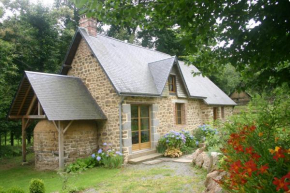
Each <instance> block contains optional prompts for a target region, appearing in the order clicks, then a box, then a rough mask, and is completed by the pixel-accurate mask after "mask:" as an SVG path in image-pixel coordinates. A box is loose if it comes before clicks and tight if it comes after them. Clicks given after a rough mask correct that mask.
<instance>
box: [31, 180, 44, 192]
mask: <svg viewBox="0 0 290 193" xmlns="http://www.w3.org/2000/svg"><path fill="white" fill-rule="evenodd" d="M29 192H30V193H44V192H45V188H44V183H43V181H42V180H41V179H32V180H31V181H30V185H29Z"/></svg>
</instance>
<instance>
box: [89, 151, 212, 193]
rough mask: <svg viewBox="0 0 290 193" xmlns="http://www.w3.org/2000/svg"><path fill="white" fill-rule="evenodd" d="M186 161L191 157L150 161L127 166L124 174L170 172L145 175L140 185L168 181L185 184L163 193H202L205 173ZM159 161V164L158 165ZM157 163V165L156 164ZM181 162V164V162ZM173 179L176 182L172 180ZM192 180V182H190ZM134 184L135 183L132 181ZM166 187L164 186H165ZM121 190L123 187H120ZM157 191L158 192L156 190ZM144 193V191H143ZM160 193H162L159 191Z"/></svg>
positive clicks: (95, 192)
mask: <svg viewBox="0 0 290 193" xmlns="http://www.w3.org/2000/svg"><path fill="white" fill-rule="evenodd" d="M186 159H188V160H189V159H191V157H186V156H183V157H182V158H178V159H172V158H159V159H156V160H153V161H151V162H150V161H148V162H144V163H140V164H134V165H133V164H127V165H125V166H124V168H123V172H125V174H126V171H127V172H130V175H132V176H131V177H133V176H135V173H136V174H137V175H138V174H140V173H146V171H154V170H155V169H156V170H157V171H158V170H160V171H164V170H168V171H167V172H168V173H169V174H170V175H169V176H168V175H167V174H165V173H166V172H161V173H159V172H157V173H156V174H153V175H152V174H151V175H144V176H140V178H139V180H140V185H141V184H142V183H144V181H152V180H153V181H156V182H157V181H160V182H161V184H160V185H161V186H162V182H167V179H168V178H170V179H169V180H171V181H170V183H171V185H172V184H176V183H177V184H178V183H179V182H181V183H183V186H182V187H179V189H178V190H177V191H176V190H173V191H171V190H170V191H161V192H166V193H167V192H170V193H171V192H182V193H183V192H184V193H187V192H188V193H200V192H202V190H203V189H204V185H203V183H204V180H205V175H206V174H205V172H204V171H202V170H201V169H197V168H194V167H193V166H192V164H191V162H190V161H188V162H187V163H184V162H185V161H186ZM158 160H160V161H159V163H158ZM155 161H156V163H155ZM179 161H180V162H179ZM172 178H173V179H174V180H172ZM188 179H191V180H188ZM132 182H134V181H132ZM163 186H164V185H163ZM106 187H107V185H104V186H103V188H106ZM120 189H121V187H120ZM156 191H157V190H156ZM102 192H114V191H101V193H102ZM116 192H124V191H118V190H116ZM127 192H134V193H135V192H139V191H138V190H137V191H136V190H133V191H132V190H131V191H127ZM141 192H143V191H141ZM150 192H155V189H153V190H152V189H151V191H150ZM157 192H160V191H157ZM84 193H100V192H99V191H98V190H95V189H94V188H90V189H87V190H85V191H84Z"/></svg>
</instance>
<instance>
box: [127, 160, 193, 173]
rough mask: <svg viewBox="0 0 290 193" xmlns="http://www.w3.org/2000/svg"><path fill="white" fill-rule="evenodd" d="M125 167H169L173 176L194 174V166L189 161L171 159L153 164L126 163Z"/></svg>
mask: <svg viewBox="0 0 290 193" xmlns="http://www.w3.org/2000/svg"><path fill="white" fill-rule="evenodd" d="M125 168H131V169H134V170H150V169H153V168H158V169H159V168H164V169H171V170H173V172H174V173H172V175H174V176H194V175H195V172H194V168H193V167H192V165H191V164H190V163H178V162H171V161H165V162H161V163H158V164H153V165H147V164H143V163H141V164H136V165H132V164H127V166H126V167H125Z"/></svg>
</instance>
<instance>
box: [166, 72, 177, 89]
mask: <svg viewBox="0 0 290 193" xmlns="http://www.w3.org/2000/svg"><path fill="white" fill-rule="evenodd" d="M168 88H169V93H176V77H175V76H174V75H170V76H169V78H168Z"/></svg>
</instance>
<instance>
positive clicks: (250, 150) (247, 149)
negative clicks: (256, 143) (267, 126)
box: [246, 147, 254, 154]
mask: <svg viewBox="0 0 290 193" xmlns="http://www.w3.org/2000/svg"><path fill="white" fill-rule="evenodd" d="M253 151H254V149H253V147H247V148H246V153H248V154H252V153H253Z"/></svg>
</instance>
